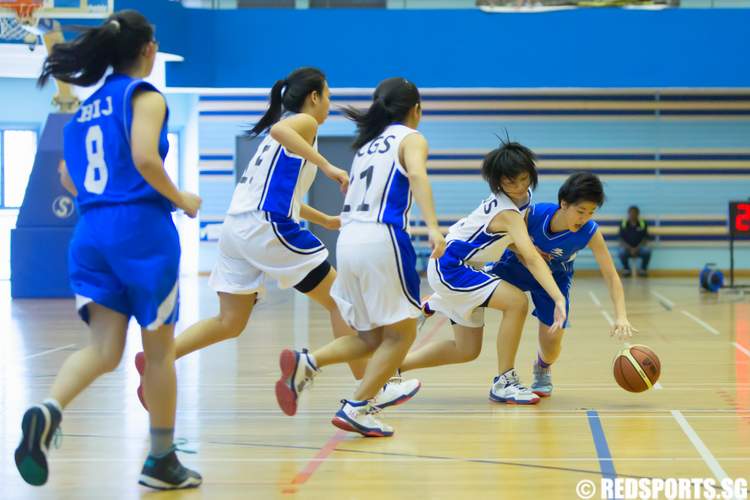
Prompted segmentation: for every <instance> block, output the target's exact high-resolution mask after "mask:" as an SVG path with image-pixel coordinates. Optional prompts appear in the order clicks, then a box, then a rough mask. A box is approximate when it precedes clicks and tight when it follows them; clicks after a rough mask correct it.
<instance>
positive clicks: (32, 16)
mask: <svg viewBox="0 0 750 500" xmlns="http://www.w3.org/2000/svg"><path fill="white" fill-rule="evenodd" d="M43 6H44V5H43V0H0V15H1V14H2V11H3V10H10V11H13V12H14V13H15V16H13V17H5V16H2V17H0V40H23V41H24V42H27V43H35V42H36V39H37V35H36V34H35V33H34V32H33V31H32V30H34V29H35V28H36V26H37V23H38V22H39V18H38V17H37V16H36V11H37V10H38V9H40V8H41V7H43Z"/></svg>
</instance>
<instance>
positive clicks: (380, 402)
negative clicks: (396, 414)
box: [372, 376, 422, 410]
mask: <svg viewBox="0 0 750 500" xmlns="http://www.w3.org/2000/svg"><path fill="white" fill-rule="evenodd" d="M420 387H422V382H420V381H419V380H417V379H415V378H410V379H408V380H404V379H403V378H402V377H401V376H397V377H391V379H390V380H389V381H388V383H387V384H385V385H384V386H383V388H382V389H380V392H378V393H377V394H376V395H375V397H374V398H372V406H374V407H376V408H378V409H379V410H384V409H385V408H388V407H389V406H398V405H401V404H404V403H406V402H407V401H409V400H410V399H411V398H413V397H414V395H415V394H416V393H417V392H419V389H420Z"/></svg>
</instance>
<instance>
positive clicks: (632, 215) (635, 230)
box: [620, 205, 651, 276]
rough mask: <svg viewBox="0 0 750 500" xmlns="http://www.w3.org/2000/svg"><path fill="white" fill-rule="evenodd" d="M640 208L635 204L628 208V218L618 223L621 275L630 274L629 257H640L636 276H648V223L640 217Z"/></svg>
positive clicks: (649, 252) (631, 272)
mask: <svg viewBox="0 0 750 500" xmlns="http://www.w3.org/2000/svg"><path fill="white" fill-rule="evenodd" d="M640 213H641V212H640V210H639V209H638V207H636V206H635V205H634V206H632V207H630V208H628V218H627V219H624V220H623V221H622V223H621V224H620V262H622V275H623V276H630V275H631V274H633V271H632V270H631V269H630V259H631V258H640V259H641V266H640V268H639V269H638V276H648V262H649V260H651V248H649V247H648V246H647V244H648V240H649V234H648V225H647V224H646V221H645V220H644V219H641V218H640Z"/></svg>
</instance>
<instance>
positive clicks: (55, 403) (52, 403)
mask: <svg viewBox="0 0 750 500" xmlns="http://www.w3.org/2000/svg"><path fill="white" fill-rule="evenodd" d="M42 404H48V405H50V406H52V407H53V408H55V409H56V410H57V411H59V412H60V413H62V411H63V409H62V406H61V405H60V403H59V402H58V401H57V400H56V399H53V398H47V399H45V400H44V401H42Z"/></svg>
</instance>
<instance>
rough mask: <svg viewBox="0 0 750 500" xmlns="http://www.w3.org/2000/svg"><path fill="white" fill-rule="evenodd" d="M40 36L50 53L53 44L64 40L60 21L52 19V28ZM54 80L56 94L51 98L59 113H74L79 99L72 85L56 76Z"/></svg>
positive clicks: (53, 47)
mask: <svg viewBox="0 0 750 500" xmlns="http://www.w3.org/2000/svg"><path fill="white" fill-rule="evenodd" d="M42 38H43V39H44V46H45V47H46V48H47V53H48V54H51V53H52V51H53V50H55V45H57V44H58V43H62V42H64V41H65V38H64V37H63V34H62V29H61V27H60V22H59V21H54V22H53V28H52V30H50V31H48V32H47V33H45V34H44V36H43V37H42ZM54 80H55V84H56V85H57V94H55V97H53V98H52V102H53V103H54V104H55V105H56V106H57V107H58V109H59V110H60V112H61V113H75V112H76V111H78V107H79V106H80V105H81V101H80V100H79V99H78V97H77V96H76V95H75V93H74V92H73V86H72V85H70V84H69V83H65V82H62V81H60V80H58V79H57V78H55V79H54Z"/></svg>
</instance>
